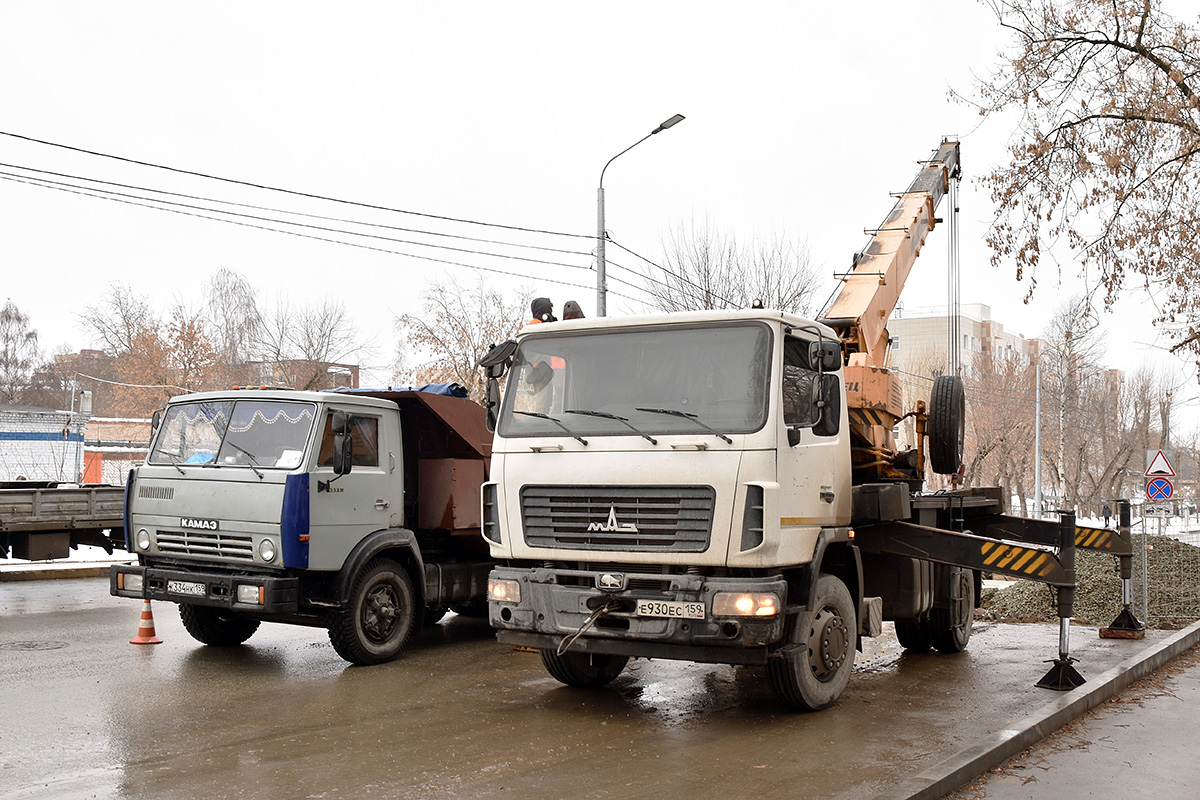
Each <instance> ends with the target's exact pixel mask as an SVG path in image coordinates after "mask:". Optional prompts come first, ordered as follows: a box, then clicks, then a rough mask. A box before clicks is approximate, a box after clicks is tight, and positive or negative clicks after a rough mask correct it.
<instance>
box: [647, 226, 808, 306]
mask: <svg viewBox="0 0 1200 800" xmlns="http://www.w3.org/2000/svg"><path fill="white" fill-rule="evenodd" d="M663 250H664V254H663V262H664V266H665V269H662V270H659V269H657V268H654V267H647V268H646V269H645V270H644V271H643V275H642V285H643V287H644V288H645V290H646V292H647V294H649V295H650V297H651V300H650V305H651V306H653V307H654V308H656V309H659V310H661V311H697V310H704V309H717V308H749V307H750V305H751V304H752V303H753V302H754V301H755V300H760V301H762V303H763V305H764V306H765V307H767V308H775V309H779V310H780V311H791V312H795V313H799V314H807V313H810V312H811V310H812V309H811V306H812V300H813V297H814V294H815V292H816V288H817V284H818V281H817V278H816V272H815V270H814V268H813V266H812V261H811V259H810V257H809V252H808V246H807V244H797V243H796V242H793V241H791V240H790V239H788V238H787V237H785V236H782V235H776V236H774V237H771V238H769V239H755V240H752V241H751V242H750V243H749V244H745V245H742V244H739V243H738V241H737V240H736V238H735V237H734V236H733V235H732V234H724V233H721V232H719V231H716V230H714V229H713V228H712V227H711V226H710V225H709V224H708V222H707V221H705V222H704V223H702V224H699V225H698V224H697V223H696V222H695V221H694V220H693V221H692V222H691V223H690V224H689V225H686V226H685V225H683V224H680V225H679V227H678V228H676V229H675V230H674V231H672V232H671V233H669V234H668V236H667V239H666V241H665V242H664V243H663Z"/></svg>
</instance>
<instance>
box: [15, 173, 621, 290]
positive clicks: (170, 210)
mask: <svg viewBox="0 0 1200 800" xmlns="http://www.w3.org/2000/svg"><path fill="white" fill-rule="evenodd" d="M0 180H4V181H10V182H13V183H24V184H28V185H30V186H38V187H40V188H43V189H50V190H53V191H61V192H66V193H68V194H78V195H82V196H85V197H92V198H95V199H99V200H108V201H110V202H114V203H123V204H126V205H132V206H137V207H139V208H149V209H152V210H155V211H165V212H167V213H171V214H179V215H181V216H186V217H195V218H198V219H207V220H211V221H213V222H223V223H225V224H228V225H237V226H239V227H244V228H252V229H255V230H264V231H271V232H273V233H282V234H285V235H287V236H296V237H299V238H303V239H312V240H315V241H320V242H327V243H330V244H340V245H344V246H346V247H357V248H359V249H362V250H370V251H374V252H379V253H387V254H389V255H398V256H405V257H407V258H416V259H420V260H422V261H432V262H434V263H438V264H447V265H449V266H456V267H464V268H466V269H471V270H475V271H478V272H489V273H494V274H498V275H506V276H508V277H515V278H524V279H526V280H532V281H544V282H547V283H557V284H560V285H563V286H571V287H574V288H578V289H590V288H591V287H590V286H585V285H583V284H578V283H571V282H570V281H563V280H559V279H555V278H545V277H541V276H536V275H526V274H522V273H518V272H509V271H506V270H500V269H495V268H493V267H481V266H478V265H476V264H466V263H463V262H461V261H450V260H448V259H443V258H434V257H433V256H423V255H418V254H416V253H405V252H403V251H399V250H389V249H387V248H384V247H373V246H371V245H367V244H361V243H357V242H347V241H343V240H341V239H333V238H329V237H325V236H316V235H314V234H308V233H301V232H300V231H289V230H282V229H280V228H272V227H270V226H267V225H255V224H252V223H249V222H240V221H238V220H235V219H224V218H222V217H212V216H208V215H207V214H198V213H194V212H191V211H182V210H179V209H175V208H167V207H165V206H163V205H153V204H151V203H138V202H134V201H132V200H123V199H120V198H116V197H110V196H107V195H104V194H96V193H94V192H95V190H86V189H79V188H77V189H68V188H64V187H59V186H52V185H47V184H46V183H45V182H43V181H38V180H36V179H18V178H11V177H6V176H0ZM612 294H616V295H617V296H618V297H624V298H625V299H627V300H633V298H631V297H628V296H627V295H623V294H620V293H619V292H612ZM634 302H637V301H634Z"/></svg>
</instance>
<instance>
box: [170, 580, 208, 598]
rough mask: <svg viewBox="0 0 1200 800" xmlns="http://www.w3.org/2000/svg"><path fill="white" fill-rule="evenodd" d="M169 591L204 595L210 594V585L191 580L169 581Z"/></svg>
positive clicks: (198, 595) (197, 595)
mask: <svg viewBox="0 0 1200 800" xmlns="http://www.w3.org/2000/svg"><path fill="white" fill-rule="evenodd" d="M167 591H168V592H171V593H172V594H190V595H193V596H195V597H204V596H205V595H206V594H208V587H207V586H205V585H204V584H203V583H193V582H191V581H167Z"/></svg>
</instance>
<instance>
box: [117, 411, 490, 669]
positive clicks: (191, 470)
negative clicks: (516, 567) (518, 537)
mask: <svg viewBox="0 0 1200 800" xmlns="http://www.w3.org/2000/svg"><path fill="white" fill-rule="evenodd" d="M158 418H159V417H158V415H156V420H157V419H158ZM491 438H492V437H491V434H490V433H489V432H488V431H487V430H486V428H485V426H484V413H483V409H482V408H481V407H480V406H479V405H478V404H477V403H474V402H472V401H470V400H467V399H465V398H460V397H453V396H444V395H440V394H433V393H428V392H416V391H355V392H350V393H343V392H304V391H288V390H234V391H227V392H207V393H202V394H192V395H184V396H180V397H176V398H174V399H172V400H171V402H170V404H168V405H167V407H166V409H165V412H164V413H163V414H162V415H161V420H160V421H159V422H158V424H157V428H156V432H155V434H154V438H153V441H152V443H151V447H150V453H149V456H148V457H147V459H146V463H145V464H144V465H142V466H140V467H138V468H137V469H136V470H133V471H131V473H130V476H129V482H128V485H127V487H126V490H125V526H124V527H125V537H126V545H125V547H126V549H127V550H128V551H129V552H130V553H134V554H136V555H137V559H138V560H137V563H136V564H119V565H114V566H113V567H112V570H111V576H110V584H111V585H110V591H111V593H112V594H114V595H117V596H120V597H134V598H145V599H149V600H166V601H170V602H174V603H178V604H179V613H180V617H181V618H182V620H183V624H184V627H185V628H187V630H188V633H190V634H191V635H192V636H193V637H195V638H196V639H198V640H199V641H201V642H203V643H205V644H209V645H236V644H241V643H242V642H244V641H246V640H247V639H248V638H249V637H250V636H251V635H253V633H254V632H255V630H256V629H257V628H258V627H259V624H260V623H262V622H264V621H265V622H288V623H297V624H302V625H314V626H322V627H326V628H328V629H329V639H330V641H331V642H332V644H333V647H334V649H335V650H336V651H337V653H338V654H339V655H341V656H342V657H343V658H344V659H346V660H347V661H350V662H352V663H354V664H377V663H380V662H384V661H389V660H391V659H394V658H395V657H396V656H397V655H399V653H400V651H401V649H402V648H403V646H404V644H405V643H406V642H407V641H408V639H409V637H410V636H411V635H413V634H414V633H415V632H416V631H418V630H419V629H420V627H421V626H422V625H423V624H426V623H428V622H431V621H436V620H437V619H439V618H440V617H441V616H442V615H443V614H444V613H445V612H446V610H447V609H454V610H456V611H459V612H461V613H465V614H469V615H478V616H482V615H483V614H484V613H485V611H486V606H485V600H484V595H485V588H486V584H487V575H488V571H489V570H490V569H491V567H492V565H493V562H492V560H491V559H490V557H489V556H488V553H487V549H486V547H484V541H483V539H482V537H481V536H480V524H479V508H480V504H479V486H480V484H481V483H482V482H483V480H484V477H485V474H486V469H487V462H488V458H489V456H490V453H491Z"/></svg>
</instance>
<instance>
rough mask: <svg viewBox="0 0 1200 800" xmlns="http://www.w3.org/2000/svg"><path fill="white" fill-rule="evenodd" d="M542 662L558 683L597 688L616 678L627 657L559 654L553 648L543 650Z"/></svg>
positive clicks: (595, 654) (583, 687)
mask: <svg viewBox="0 0 1200 800" xmlns="http://www.w3.org/2000/svg"><path fill="white" fill-rule="evenodd" d="M542 663H543V664H544V665H545V666H546V671H547V672H549V673H550V675H551V676H552V677H553V678H554V679H555V680H556V681H558V682H559V683H565V684H566V685H567V686H578V687H580V688H582V689H597V688H599V687H601V686H607V685H608V684H610V683H612V682H613V681H614V680H616V678H617V676H618V675H620V674H621V670H623V669H625V665H626V664H627V663H629V658H628V657H626V656H613V655H608V654H606V653H563V654H562V655H561V656H560V655H558V654H557V653H555V652H554V651H553V650H543V651H542Z"/></svg>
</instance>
